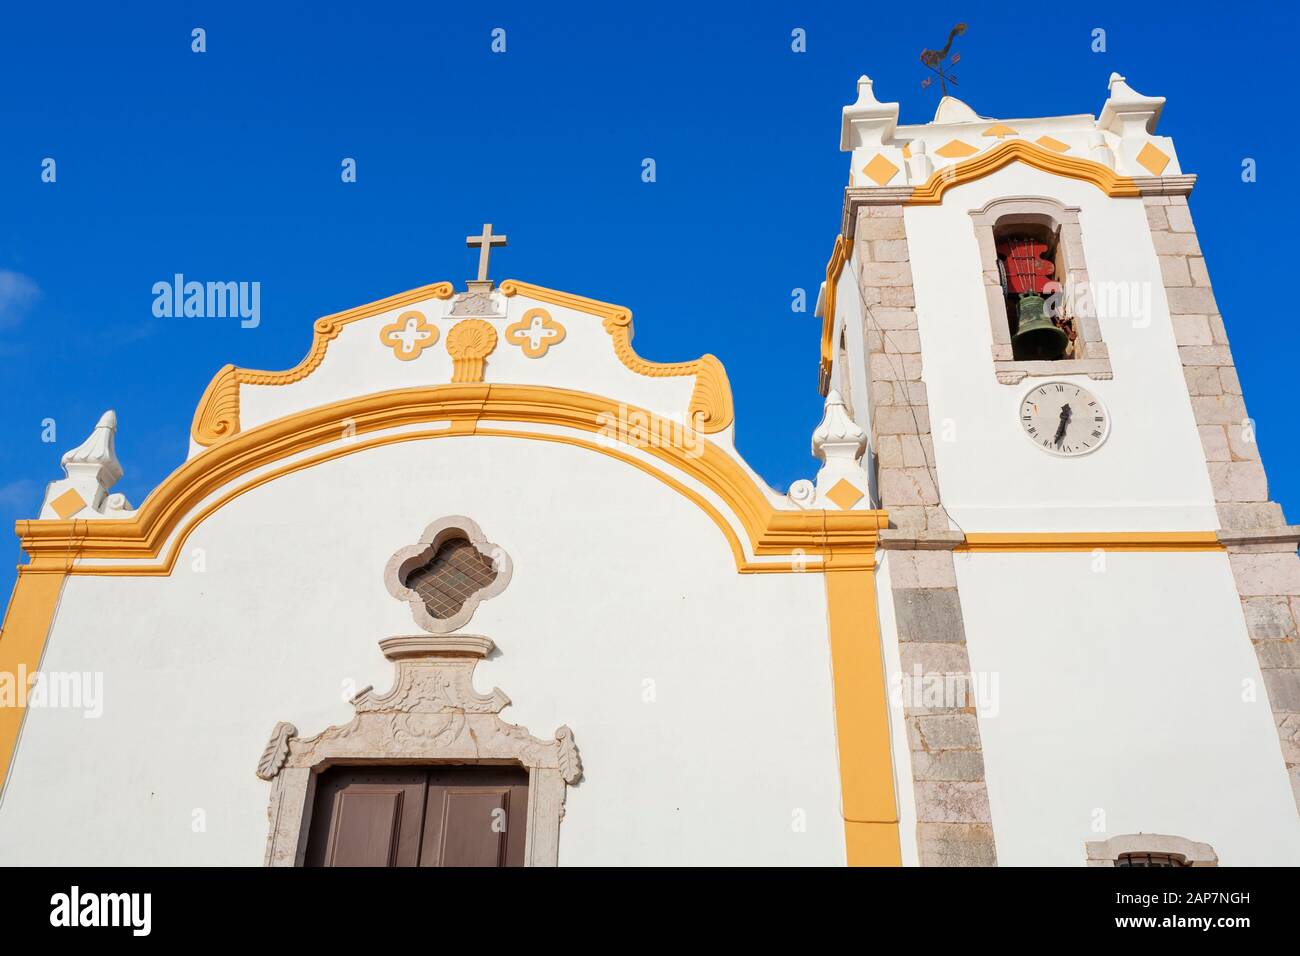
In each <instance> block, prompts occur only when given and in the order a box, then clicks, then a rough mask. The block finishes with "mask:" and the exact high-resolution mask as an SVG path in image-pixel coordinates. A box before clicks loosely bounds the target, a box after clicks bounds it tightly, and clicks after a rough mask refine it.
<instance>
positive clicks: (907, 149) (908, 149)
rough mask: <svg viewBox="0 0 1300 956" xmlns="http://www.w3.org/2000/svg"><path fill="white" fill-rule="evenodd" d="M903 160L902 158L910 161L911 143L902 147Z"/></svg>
mask: <svg viewBox="0 0 1300 956" xmlns="http://www.w3.org/2000/svg"><path fill="white" fill-rule="evenodd" d="M903 158H904V159H911V158H912V144H911V143H908V144H907V145H905V146H904V147H903Z"/></svg>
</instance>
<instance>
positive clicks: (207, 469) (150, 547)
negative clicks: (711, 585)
mask: <svg viewBox="0 0 1300 956" xmlns="http://www.w3.org/2000/svg"><path fill="white" fill-rule="evenodd" d="M624 420H627V421H633V422H636V423H637V427H638V428H639V429H640V430H641V431H643V432H644V433H645V434H646V435H647V436H650V437H651V438H653V442H651V443H647V444H646V446H645V449H644V450H645V451H646V452H647V453H649V454H650V455H652V456H654V457H656V458H658V459H660V460H661V461H663V462H665V463H667V464H668V465H670V466H671V467H672V468H674V469H676V470H678V471H680V472H682V473H684V474H686V475H689V476H690V477H692V478H694V479H695V480H697V481H699V482H700V483H701V484H702V485H704V486H705V487H707V488H709V489H710V490H711V491H712V492H714V493H715V494H716V495H717V496H718V497H719V498H720V499H721V500H722V501H723V502H724V503H725V504H726V506H727V507H728V509H729V510H730V511H731V512H732V513H733V514H734V515H735V517H736V519H737V522H738V523H739V524H740V525H741V526H742V527H743V528H744V529H745V532H746V536H747V538H748V544H749V549H750V551H751V553H753V554H755V555H763V556H767V555H787V556H788V555H791V554H792V553H793V552H795V551H797V550H798V551H802V552H803V555H804V556H810V555H823V556H826V558H827V560H829V556H830V555H831V554H832V553H833V554H834V555H835V558H836V560H837V561H838V562H839V563H840V565H841V566H844V565H845V562H857V563H855V564H853V566H855V567H867V568H870V567H872V566H873V565H874V552H875V546H876V536H877V531H878V529H879V528H881V527H884V526H885V525H886V523H887V518H886V516H885V514H884V512H882V511H835V512H824V511H816V510H808V511H802V510H777V509H775V508H773V507H772V506H771V504H770V503H769V502H768V500H767V497H766V494H765V492H764V491H763V490H762V489H761V488H759V487H758V485H756V484H755V483H754V481H753V479H752V478H751V477H750V475H749V474H748V472H746V471H745V469H744V468H743V467H742V466H741V465H740V464H739V463H738V462H737V461H736V460H735V459H734V458H733V457H732V456H731V455H729V454H728V453H727V452H725V451H723V450H722V449H721V448H719V447H718V446H716V445H714V444H712V443H711V442H708V441H705V440H703V439H701V438H699V437H698V436H695V437H694V440H690V441H688V438H689V436H688V435H686V434H685V433H684V432H683V428H682V426H681V425H679V424H677V423H675V422H670V421H668V420H665V419H662V418H660V417H659V416H657V415H654V414H652V413H651V412H648V411H645V410H643V409H639V408H635V407H631V406H628V405H627V404H626V403H620V402H615V401H613V400H612V399H607V398H604V397H602V396H598V395H591V394H589V393H586V392H575V391H571V390H569V389H558V388H546V387H542V386H532V385H485V384H481V383H476V384H465V385H436V386H429V387H422V388H408V389H397V390H393V391H388V392H379V393H377V394H374V395H366V396H362V397H360V398H354V399H347V400H345V401H341V402H335V403H332V404H330V405H323V406H320V407H318V408H313V409H309V410H307V411H303V412H298V413H296V414H294V415H289V416H286V417H284V418H279V419H276V420H275V421H272V422H268V423H266V424H265V425H261V426H258V427H257V428H253V429H250V430H249V431H247V432H240V433H237V434H235V435H233V436H231V437H230V438H228V439H226V440H225V441H222V442H219V443H217V444H216V445H213V446H212V447H211V448H209V449H207V450H206V451H204V452H203V453H202V454H200V455H197V456H195V457H194V458H192V459H190V460H189V461H187V462H185V463H184V464H183V465H181V467H180V468H178V469H177V470H176V471H175V472H173V473H172V474H171V475H170V476H169V477H168V478H166V479H165V480H164V481H163V482H162V484H160V485H159V486H158V487H157V488H156V489H154V491H153V492H152V493H150V495H149V496H148V497H147V498H146V499H145V500H144V502H143V503H142V504H141V506H140V508H139V510H138V511H137V512H136V513H135V514H134V515H133V516H132V517H131V518H128V519H120V520H117V519H112V520H93V521H87V520H84V519H82V520H76V519H74V520H70V521H56V520H43V521H42V520H37V521H19V522H18V523H17V524H16V529H17V531H18V535H19V537H20V539H21V543H22V546H23V549H24V550H25V551H26V552H27V553H28V555H30V557H31V559H32V565H31V567H32V569H33V570H37V571H39V570H46V569H53V568H59V569H65V568H66V569H67V570H68V571H69V573H73V574H82V573H86V574H159V573H161V574H166V573H168V572H169V570H170V568H171V565H172V564H173V563H174V562H175V560H176V552H177V547H178V546H179V543H180V542H179V539H178V541H177V545H176V546H174V547H173V548H172V550H171V553H170V554H168V555H167V556H166V557H165V558H164V561H163V563H162V564H160V565H154V566H140V565H136V566H116V567H109V568H105V567H93V568H92V567H86V566H84V565H81V564H76V563H75V562H77V561H87V560H95V559H100V560H103V559H122V558H127V559H137V560H153V559H157V558H159V556H160V554H161V551H162V548H163V546H164V545H165V543H166V541H167V539H168V538H169V537H171V535H172V534H173V532H175V531H176V530H178V529H179V528H181V527H182V525H185V526H186V527H189V528H192V527H193V526H194V525H195V524H197V523H198V521H200V520H202V518H206V517H207V515H209V514H211V513H212V511H214V510H216V509H217V508H219V507H220V506H221V505H222V504H224V503H225V502H226V501H228V500H230V499H231V498H232V497H234V496H235V495H236V494H238V493H239V492H227V493H226V494H225V495H224V496H223V497H222V498H220V499H219V500H217V501H215V502H212V503H209V505H208V506H207V507H205V509H204V510H203V512H202V514H201V515H198V516H193V517H192V520H190V521H189V522H188V524H186V518H187V517H191V512H192V511H193V510H194V509H195V508H196V507H197V506H198V504H199V502H201V501H203V500H204V499H205V498H207V497H209V496H210V495H212V494H214V493H216V492H219V491H221V490H222V489H223V488H226V487H227V486H228V485H230V484H231V483H232V482H234V481H235V480H236V479H238V478H240V477H242V476H243V475H246V474H248V473H249V472H251V471H254V470H257V469H261V468H264V467H266V466H268V465H271V464H274V463H275V462H277V461H280V460H281V459H284V458H287V457H289V456H293V455H301V454H303V453H304V452H309V451H311V450H312V449H313V448H317V447H319V446H322V445H327V444H330V443H333V442H335V441H336V440H337V439H338V438H339V436H340V435H341V434H342V427H343V423H344V422H347V423H348V424H349V426H350V427H351V428H352V429H353V432H352V434H353V435H354V436H355V439H359V438H361V437H362V436H364V435H365V434H367V433H369V432H376V431H380V430H383V429H389V428H393V427H397V426H401V425H411V424H418V423H428V422H439V421H446V422H448V423H449V424H450V426H451V427H450V428H448V429H444V430H442V431H440V432H439V433H438V434H440V435H441V434H449V435H471V434H478V433H482V432H483V431H484V429H483V427H482V426H481V424H480V423H482V422H489V421H508V422H524V423H531V424H544V425H552V426H560V427H567V428H574V429H578V430H581V431H587V432H592V433H598V434H602V435H605V436H608V435H609V434H610V432H611V424H615V425H616V424H617V423H619V422H622V421H624ZM629 430H630V431H635V430H636V429H629ZM615 437H618V436H617V435H616V436H615ZM635 437H636V436H635V435H634V438H635ZM355 439H354V441H355ZM400 439H401V436H397V437H396V438H394V439H393V440H400ZM358 445H359V446H360V443H358ZM352 448H353V443H352V442H350V443H349V444H348V445H346V446H344V447H342V448H340V449H334V450H332V451H329V452H326V453H325V454H324V455H322V456H318V459H311V458H304V459H302V460H301V461H297V462H291V463H290V464H289V465H287V466H286V467H285V468H283V469H281V470H280V471H279V472H277V474H285V473H288V472H290V471H293V470H297V469H298V468H302V467H308V465H310V464H313V463H315V461H316V460H324V459H325V458H328V457H336V456H337V455H340V454H347V453H349V451H350V450H351V449H352ZM597 450H600V451H605V452H607V453H613V452H612V449H605V448H598V449H597ZM615 457H619V455H615ZM625 460H627V459H626V458H625ZM261 480H266V479H265V478H263V479H259V481H261ZM186 533H188V531H187V532H186ZM741 563H742V562H741V561H739V560H738V565H739V564H741ZM767 567H768V566H767V565H758V566H756V567H754V568H749V567H739V570H760V569H766V568H767Z"/></svg>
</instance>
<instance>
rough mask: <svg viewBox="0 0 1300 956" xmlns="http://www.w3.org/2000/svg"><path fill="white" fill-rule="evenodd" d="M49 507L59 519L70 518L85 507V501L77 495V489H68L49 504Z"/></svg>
mask: <svg viewBox="0 0 1300 956" xmlns="http://www.w3.org/2000/svg"><path fill="white" fill-rule="evenodd" d="M50 507H51V508H53V509H54V513H55V514H56V515H58V516H59V517H60V518H71V517H72V516H73V515H75V514H76V513H77V512H78V511H80V510H81V509H82V508H84V507H86V499H85V498H83V497H81V495H79V494H77V489H75V488H69V489H68V490H67V491H65V492H64V493H63V494H61V495H59V497H57V498H55V499H54V500H53V501H51V502H50Z"/></svg>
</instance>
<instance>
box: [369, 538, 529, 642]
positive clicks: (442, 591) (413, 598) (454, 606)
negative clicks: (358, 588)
mask: <svg viewBox="0 0 1300 956" xmlns="http://www.w3.org/2000/svg"><path fill="white" fill-rule="evenodd" d="M511 571H512V566H511V562H510V556H509V555H508V554H506V553H505V551H503V550H502V549H501V548H500V547H499V546H497V545H495V544H493V543H492V542H490V541H488V540H487V538H486V537H485V536H484V534H483V531H482V529H481V528H479V526H478V525H477V524H476V523H475V522H474V521H473V520H471V519H469V518H466V517H464V516H463V515H452V516H450V517H447V518H442V519H441V520H439V521H435V522H434V523H433V524H431V525H429V527H427V528H425V529H424V534H422V535H420V541H419V543H418V544H414V545H411V546H410V547H407V548H402V549H401V550H400V551H398V552H397V553H396V554H394V555H393V556H392V558H391V559H389V562H388V567H387V568H385V570H384V583H385V584H386V585H387V586H388V593H390V594H391V595H393V597H395V598H398V599H399V600H402V601H405V602H406V603H407V604H409V605H410V607H411V616H412V617H414V618H415V623H416V624H418V625H420V627H422V628H424V629H425V630H426V631H430V632H432V633H434V634H448V633H450V632H452V631H455V630H457V629H458V628H461V627H463V626H465V625H466V624H467V623H469V619H470V618H471V617H473V615H474V612H475V610H477V609H478V606H479V603H480V602H481V601H484V600H486V599H487V598H490V597H494V596H495V595H497V594H500V593H501V592H502V591H504V590H505V587H506V585H507V584H509V583H510V574H511Z"/></svg>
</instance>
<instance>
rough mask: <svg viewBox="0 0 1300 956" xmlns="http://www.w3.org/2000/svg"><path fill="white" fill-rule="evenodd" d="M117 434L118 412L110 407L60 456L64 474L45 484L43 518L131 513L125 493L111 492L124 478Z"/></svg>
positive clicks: (92, 516) (110, 516)
mask: <svg viewBox="0 0 1300 956" xmlns="http://www.w3.org/2000/svg"><path fill="white" fill-rule="evenodd" d="M116 435H117V415H116V414H115V413H114V412H112V411H111V410H110V411H107V412H105V413H104V414H103V415H101V416H99V422H98V423H97V424H96V425H95V427H94V428H93V429H92V430H91V432H90V435H89V436H88V437H87V438H86V440H85V441H83V442H82V443H81V444H80V445H78V446H77V447H76V448H74V449H72V451H70V452H67V453H66V454H65V455H64V456H63V458H62V459H61V462H62V464H63V474H64V477H63V478H60V479H59V480H58V481H52V482H50V484H49V485H48V487H46V489H45V501H44V503H43V504H42V505H41V512H40V516H41V517H42V518H60V519H63V520H66V519H68V518H72V517H74V516H75V517H81V518H105V517H108V518H116V517H121V516H123V515H125V514H127V513H129V512H130V510H131V505H130V503H129V502H128V501H127V500H126V498H125V497H124V496H122V495H110V494H108V489H109V488H111V487H113V484H114V482H116V481H117V480H118V479H119V478H121V477H122V466H121V464H119V463H118V460H117V451H116V450H115V449H114V447H113V443H114V438H115V436H116Z"/></svg>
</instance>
